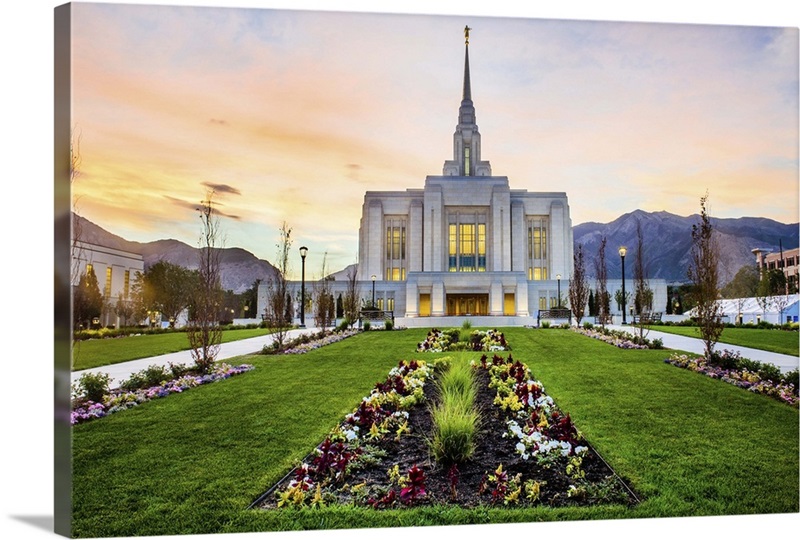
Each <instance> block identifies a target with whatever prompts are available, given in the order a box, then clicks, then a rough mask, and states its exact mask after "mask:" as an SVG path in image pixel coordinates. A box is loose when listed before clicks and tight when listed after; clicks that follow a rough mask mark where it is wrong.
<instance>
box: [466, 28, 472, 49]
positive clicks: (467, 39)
mask: <svg viewBox="0 0 800 540" xmlns="http://www.w3.org/2000/svg"><path fill="white" fill-rule="evenodd" d="M470 30H472V28H470V27H469V26H465V27H464V43H465V44H467V45H469V31H470Z"/></svg>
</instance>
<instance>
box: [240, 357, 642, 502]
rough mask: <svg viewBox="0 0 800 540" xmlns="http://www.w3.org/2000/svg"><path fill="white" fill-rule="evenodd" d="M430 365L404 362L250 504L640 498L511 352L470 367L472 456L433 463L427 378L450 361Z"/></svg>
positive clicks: (431, 388) (431, 389)
mask: <svg viewBox="0 0 800 540" xmlns="http://www.w3.org/2000/svg"><path fill="white" fill-rule="evenodd" d="M434 362H435V364H427V363H424V362H421V361H412V362H411V363H409V362H401V363H400V364H399V365H398V367H397V368H395V369H393V370H392V372H391V373H390V374H389V377H388V378H387V379H386V381H384V382H383V383H379V384H378V385H376V387H375V389H373V391H372V392H371V393H370V395H369V396H367V397H365V398H364V399H363V400H362V402H361V403H360V404H359V406H358V408H357V409H356V410H355V411H354V412H353V413H352V414H350V415H348V416H347V417H346V418H345V420H344V421H343V422H342V423H341V424H340V425H339V426H337V427H336V428H334V430H332V431H331V432H330V433H329V435H328V436H327V437H326V438H325V440H324V441H323V442H322V443H321V444H320V445H319V446H318V447H317V448H315V449H314V450H313V451H312V452H311V453H310V454H309V455H308V457H307V458H306V459H304V460H303V461H302V462H301V463H298V464H297V466H296V467H295V468H294V469H293V470H292V471H290V472H289V473H288V474H287V475H286V477H284V479H283V480H281V481H280V482H278V483H277V484H276V485H274V486H272V487H271V488H270V489H268V490H267V491H266V492H265V493H264V494H263V495H262V496H261V497H259V498H258V499H256V501H254V502H253V504H252V505H251V507H254V508H261V509H268V510H276V511H278V510H279V509H282V508H287V507H311V508H315V507H322V506H328V505H357V506H369V507H372V508H375V509H384V508H403V507H408V506H418V505H435V504H454V505H458V506H461V507H477V506H504V507H513V506H532V505H549V506H562V505H593V504H602V503H616V504H635V503H636V502H638V499H637V498H636V495H635V494H634V493H633V492H632V491H631V490H630V489H629V488H628V487H627V486H626V485H625V483H624V482H622V480H621V479H620V478H619V477H618V476H617V475H615V473H614V471H613V470H612V469H611V468H610V467H609V466H608V465H607V464H606V463H605V461H604V460H603V459H602V458H601V457H600V456H599V455H598V454H597V453H596V452H595V451H594V450H593V449H592V448H591V447H590V446H589V445H588V444H587V443H586V441H584V440H583V437H582V436H581V435H580V433H579V432H578V431H577V429H576V428H575V426H574V425H573V424H572V422H571V420H570V418H569V415H566V414H563V413H562V412H561V411H559V409H558V408H557V407H556V406H555V404H554V403H553V401H552V399H551V398H549V397H547V396H546V395H545V394H544V390H543V388H542V386H541V384H540V383H538V382H537V381H535V380H533V379H532V378H531V377H530V372H529V370H528V369H527V367H525V366H524V365H523V364H521V363H519V362H516V361H515V360H513V359H512V358H511V357H510V356H509V357H508V358H502V357H499V356H496V355H495V356H494V357H493V358H492V359H488V358H487V357H485V356H484V357H483V358H482V360H481V362H475V363H474V365H473V368H472V369H474V371H475V379H476V389H477V393H476V396H475V407H476V409H477V410H478V411H479V413H480V417H481V418H482V420H481V421H480V426H479V429H478V432H477V436H476V437H475V441H474V452H473V453H472V455H471V457H470V458H469V459H467V460H466V461H464V462H460V463H438V462H436V461H435V460H433V458H432V453H431V452H430V450H429V448H428V441H430V440H431V438H432V433H433V430H434V424H433V422H432V417H431V409H432V408H433V407H434V406H435V404H436V403H437V399H438V397H437V394H436V390H435V385H434V384H431V381H432V380H433V379H434V378H436V377H439V375H438V373H439V369H438V367H434V366H440V365H443V364H445V363H447V362H448V359H447V358H445V359H439V360H435V361H434ZM418 370H421V371H419V372H418ZM534 388H536V390H535V391H534V390H533V389H534ZM412 389H413V390H412ZM534 394H535V395H536V396H537V397H536V398H533V396H534ZM511 395H514V396H516V400H515V399H513V398H509V396H511ZM412 396H413V397H412ZM518 434H519V435H521V436H518Z"/></svg>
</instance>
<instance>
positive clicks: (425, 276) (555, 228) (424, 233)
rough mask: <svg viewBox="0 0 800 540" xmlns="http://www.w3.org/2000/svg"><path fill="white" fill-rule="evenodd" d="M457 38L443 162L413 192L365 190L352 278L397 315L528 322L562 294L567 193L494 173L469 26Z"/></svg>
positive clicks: (567, 269)
mask: <svg viewBox="0 0 800 540" xmlns="http://www.w3.org/2000/svg"><path fill="white" fill-rule="evenodd" d="M465 38H466V39H465V51H464V79H463V89H462V96H461V106H460V107H459V109H458V124H457V125H456V128H455V133H454V134H453V155H452V159H448V160H446V161H445V162H444V166H443V167H442V173H441V175H436V176H428V177H427V178H426V179H425V183H424V187H422V188H421V189H413V188H412V189H407V190H405V191H368V192H367V193H366V194H365V196H364V205H363V210H362V217H361V226H360V230H359V258H358V279H359V281H360V282H362V283H364V282H366V283H369V284H371V281H372V280H373V279H374V280H375V287H376V289H377V291H378V292H377V293H376V295H377V302H378V303H379V304H380V306H379V307H383V308H384V309H387V310H392V311H394V312H395V314H396V316H398V317H401V318H404V319H413V318H417V317H427V316H433V317H441V316H464V315H477V316H480V315H489V316H507V317H525V318H528V317H532V316H533V315H534V314H535V312H536V311H537V310H539V309H547V308H550V307H554V306H555V305H556V304H558V298H557V294H558V292H557V291H558V288H559V285H560V283H559V280H563V283H564V288H563V290H562V291H561V294H562V297H563V296H566V286H567V284H568V280H569V278H570V273H571V268H572V249H573V248H572V222H571V220H570V215H569V203H568V200H567V195H566V193H552V192H528V191H527V190H522V189H512V188H511V186H510V184H509V179H508V177H506V176H495V175H493V174H492V166H491V164H490V163H489V161H487V160H484V159H483V156H482V155H481V133H480V130H479V129H478V124H477V118H476V114H475V105H474V103H473V101H472V89H471V80H470V65H469V28H465ZM373 276H374V277H373ZM406 322H409V321H406ZM519 322H520V321H516V323H517V324H519Z"/></svg>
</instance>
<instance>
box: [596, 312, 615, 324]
mask: <svg viewBox="0 0 800 540" xmlns="http://www.w3.org/2000/svg"><path fill="white" fill-rule="evenodd" d="M594 323H595V324H611V315H609V314H606V315H602V316H601V315H596V316H595V318H594Z"/></svg>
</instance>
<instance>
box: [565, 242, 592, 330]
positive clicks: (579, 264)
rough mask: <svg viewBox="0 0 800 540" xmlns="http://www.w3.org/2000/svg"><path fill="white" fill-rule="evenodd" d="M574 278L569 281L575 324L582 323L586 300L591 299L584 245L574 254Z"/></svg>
mask: <svg viewBox="0 0 800 540" xmlns="http://www.w3.org/2000/svg"><path fill="white" fill-rule="evenodd" d="M572 258H573V269H572V279H571V280H570V282H569V305H570V306H572V314H573V315H575V324H577V325H578V326H580V325H581V319H582V318H583V312H584V310H585V309H586V302H587V301H588V300H589V282H588V281H587V280H586V263H585V262H584V260H583V246H582V245H580V244H579V245H578V250H577V251H576V252H575V253H574V254H573V256H572Z"/></svg>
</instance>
